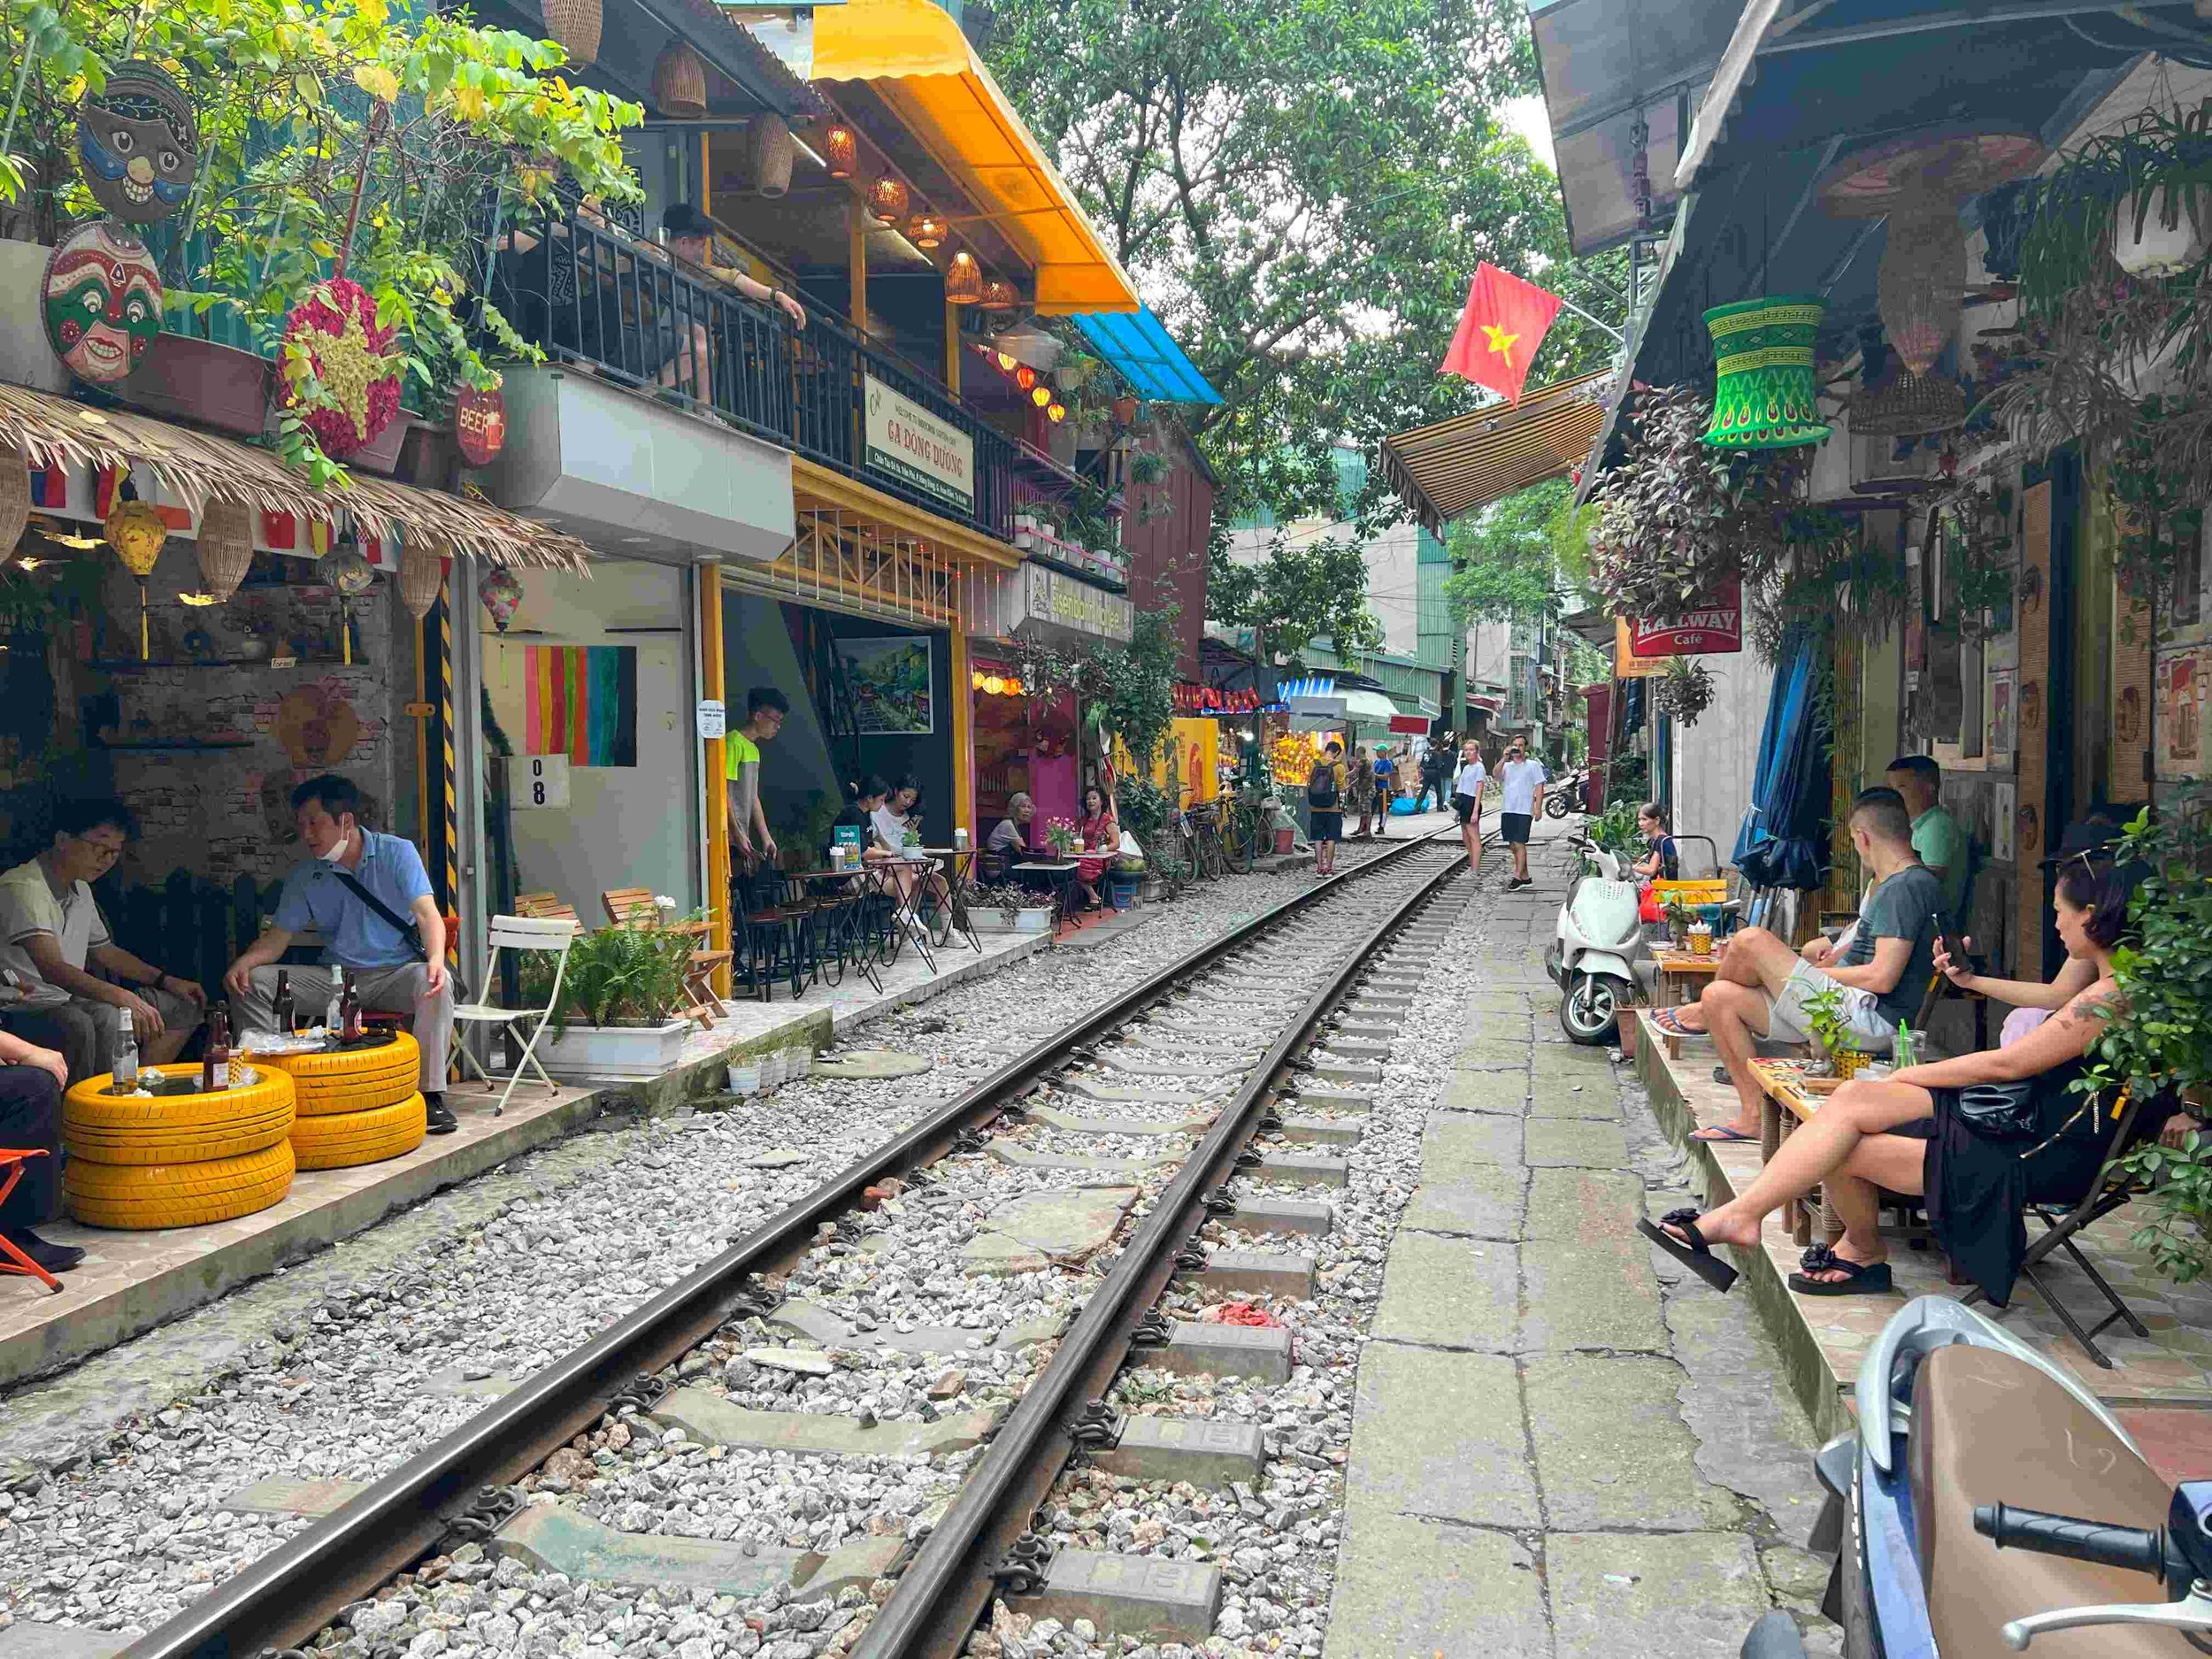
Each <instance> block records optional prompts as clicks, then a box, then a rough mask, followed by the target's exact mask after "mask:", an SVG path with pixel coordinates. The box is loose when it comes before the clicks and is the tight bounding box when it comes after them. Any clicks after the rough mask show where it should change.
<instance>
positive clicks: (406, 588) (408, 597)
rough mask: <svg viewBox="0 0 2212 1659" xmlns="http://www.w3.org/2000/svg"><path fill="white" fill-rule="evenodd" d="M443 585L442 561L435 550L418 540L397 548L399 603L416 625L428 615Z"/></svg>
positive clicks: (412, 538)
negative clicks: (405, 608)
mask: <svg viewBox="0 0 2212 1659" xmlns="http://www.w3.org/2000/svg"><path fill="white" fill-rule="evenodd" d="M444 583H445V560H444V559H442V558H441V557H439V556H438V550H437V549H435V548H434V547H432V546H431V545H430V544H429V543H427V542H426V541H423V540H421V539H420V538H419V537H414V536H411V537H409V538H408V540H407V541H405V542H403V544H402V545H401V547H400V549H399V602H400V603H402V604H403V605H405V606H406V607H407V614H408V615H409V616H411V617H412V618H414V619H415V620H416V621H418V622H419V621H421V620H422V619H423V618H425V617H426V616H428V615H429V614H430V607H431V606H433V605H434V604H436V603H438V589H439V588H441V587H442V586H443V585H444Z"/></svg>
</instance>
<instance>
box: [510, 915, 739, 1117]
mask: <svg viewBox="0 0 2212 1659" xmlns="http://www.w3.org/2000/svg"><path fill="white" fill-rule="evenodd" d="M686 919H687V920H696V919H697V918H696V917H691V918H686ZM696 945H697V941H695V939H694V938H693V937H692V936H691V935H690V934H689V933H680V932H678V931H676V930H675V929H673V928H670V927H664V926H660V925H659V924H657V923H656V924H653V925H651V926H644V927H602V928H599V929H597V930H596V931H595V932H592V933H584V934H581V935H580V936H579V937H578V939H577V941H576V942H575V943H574V944H573V945H572V946H570V947H569V952H568V965H567V969H566V971H565V975H564V977H563V979H562V984H561V1002H560V1006H559V1007H558V1008H557V1009H556V1010H554V1015H553V1023H552V1025H551V1026H550V1028H549V1031H548V1033H547V1035H546V1037H545V1039H544V1041H543V1042H542V1043H541V1046H540V1048H539V1053H540V1055H541V1057H542V1058H543V1059H544V1061H545V1067H546V1070H547V1071H550V1072H552V1073H553V1074H554V1075H555V1076H556V1077H559V1078H565V1079H571V1080H581V1079H586V1078H610V1077H611V1078H653V1077H658V1076H660V1075H661V1074H662V1073H664V1072H665V1071H670V1070H672V1069H673V1067H674V1066H675V1065H676V1064H677V1062H678V1061H679V1060H680V1059H681V1058H682V1057H683V1049H684V1034H685V1033H687V1031H688V1030H689V1029H690V1025H689V1022H687V1021H686V1020H684V1019H681V1018H676V1010H678V1009H680V1008H681V1007H682V1006H683V1004H684V1001H685V991H684V971H685V969H686V968H687V966H688V965H689V964H690V961H691V953H692V951H693V950H694V949H695V948H696ZM552 976H553V969H552V964H550V963H549V962H541V961H539V960H537V959H532V960H531V961H529V962H527V963H526V964H525V968H524V972H523V975H522V995H523V996H524V998H525V999H526V1000H535V1001H540V1002H541V1001H542V999H543V998H544V997H545V995H547V993H548V992H549V990H550V988H551V984H552Z"/></svg>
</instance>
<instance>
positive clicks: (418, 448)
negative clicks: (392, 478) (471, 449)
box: [392, 416, 461, 489]
mask: <svg viewBox="0 0 2212 1659" xmlns="http://www.w3.org/2000/svg"><path fill="white" fill-rule="evenodd" d="M392 424H393V425H394V426H405V427H406V428H407V430H406V431H405V432H404V433H403V434H401V436H400V442H399V480H400V482H401V483H403V484H412V485H414V486H415V487H416V488H419V489H446V488H450V487H451V485H452V483H453V480H454V477H455V475H456V474H457V472H458V471H459V470H460V465H461V446H460V443H459V442H458V441H457V439H456V438H455V437H454V435H453V423H452V422H451V421H437V422H432V421H427V420H423V419H419V418H417V417H414V416H403V417H402V418H401V419H398V420H396V421H394V422H393V423H392Z"/></svg>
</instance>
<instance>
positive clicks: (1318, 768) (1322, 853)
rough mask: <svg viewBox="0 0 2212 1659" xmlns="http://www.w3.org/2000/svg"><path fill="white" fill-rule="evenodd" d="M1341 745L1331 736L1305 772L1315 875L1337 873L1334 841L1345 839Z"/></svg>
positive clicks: (1307, 809) (1335, 842)
mask: <svg viewBox="0 0 2212 1659" xmlns="http://www.w3.org/2000/svg"><path fill="white" fill-rule="evenodd" d="M1344 789H1345V781H1344V745H1343V744H1341V743H1340V742H1338V741H1337V740H1336V739H1334V738H1331V739H1330V740H1329V747H1328V748H1327V749H1325V750H1324V751H1323V753H1322V756H1321V758H1320V759H1319V760H1317V761H1315V762H1314V763H1313V770H1312V771H1311V772H1309V773H1307V774H1306V814H1307V816H1308V818H1310V819H1311V820H1312V824H1313V827H1312V829H1311V830H1310V831H1309V832H1308V839H1310V841H1312V842H1313V872H1314V874H1316V875H1317V876H1333V875H1334V874H1335V873H1336V844H1337V842H1339V841H1342V840H1343V839H1344Z"/></svg>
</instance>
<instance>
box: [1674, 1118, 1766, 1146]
mask: <svg viewBox="0 0 2212 1659" xmlns="http://www.w3.org/2000/svg"><path fill="white" fill-rule="evenodd" d="M1758 1138H1759V1137H1758V1136H1756V1135H1747V1134H1746V1133H1744V1132H1743V1131H1742V1130H1740V1129H1737V1128H1732V1127H1731V1126H1730V1125H1727V1124H1708V1125H1705V1127H1704V1128H1702V1129H1693V1130H1691V1131H1690V1139H1691V1140H1693V1141H1696V1142H1697V1143H1698V1145H1700V1146H1701V1147H1717V1146H1720V1145H1722V1144H1724V1142H1727V1141H1756V1140H1757V1139H1758Z"/></svg>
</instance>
